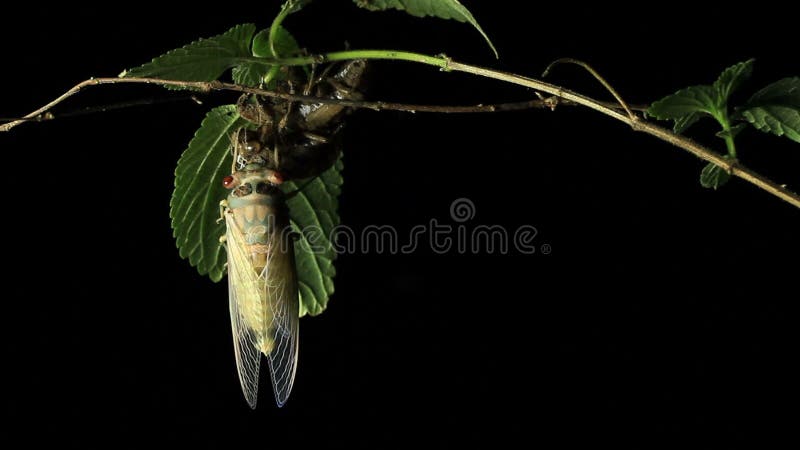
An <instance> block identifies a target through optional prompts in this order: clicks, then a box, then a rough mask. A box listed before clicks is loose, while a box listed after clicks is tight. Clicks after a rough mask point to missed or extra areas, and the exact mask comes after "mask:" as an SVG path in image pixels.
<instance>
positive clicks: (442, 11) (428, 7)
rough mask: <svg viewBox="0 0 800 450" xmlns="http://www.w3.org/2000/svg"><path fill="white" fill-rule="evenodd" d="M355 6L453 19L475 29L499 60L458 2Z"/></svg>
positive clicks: (409, 0) (389, 1)
mask: <svg viewBox="0 0 800 450" xmlns="http://www.w3.org/2000/svg"><path fill="white" fill-rule="evenodd" d="M353 1H354V2H355V3H356V5H358V6H359V7H361V8H364V9H368V10H370V11H383V10H387V9H390V8H394V9H399V10H401V11H405V12H407V13H409V14H411V15H412V16H417V17H425V16H434V17H438V18H440V19H453V20H457V21H459V22H468V23H469V24H470V25H472V26H473V27H475V29H476V30H478V32H479V33H480V34H481V36H483V38H484V39H485V40H486V43H487V44H489V47H491V49H492V51H493V52H494V56H495V57H497V58H500V55H499V54H498V53H497V49H496V48H494V44H492V41H491V40H490V39H489V36H487V35H486V33H484V32H483V29H482V28H481V27H480V25H478V22H477V21H476V20H475V18H474V17H472V13H470V12H469V10H468V9H467V8H466V7H464V5H462V4H461V3H459V2H458V0H353Z"/></svg>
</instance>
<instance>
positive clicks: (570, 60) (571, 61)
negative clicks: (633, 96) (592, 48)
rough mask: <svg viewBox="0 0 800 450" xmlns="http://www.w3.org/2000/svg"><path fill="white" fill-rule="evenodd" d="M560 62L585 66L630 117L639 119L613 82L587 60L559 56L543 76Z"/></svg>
mask: <svg viewBox="0 0 800 450" xmlns="http://www.w3.org/2000/svg"><path fill="white" fill-rule="evenodd" d="M559 64H575V65H577V66H580V67H583V68H584V69H585V70H586V71H587V72H589V73H590V74H592V76H593V77H594V78H595V79H596V80H597V81H599V82H600V84H602V85H603V87H604V88H606V90H607V91H608V92H610V93H611V95H613V96H614V98H615V99H617V101H618V102H619V104H620V106H622V109H624V110H625V112H627V113H628V117H630V118H631V120H637V118H636V115H635V114H633V112H631V109H630V108H629V107H628V104H627V103H626V102H625V100H623V99H622V96H621V95H619V93H618V92H617V90H616V89H614V88H613V87H612V86H611V83H609V82H608V81H606V79H605V78H603V77H602V76H601V75H600V73H598V72H597V71H596V70H594V68H593V67H592V66H590V65H589V64H586V63H585V62H583V61H581V60H579V59H573V58H559V59H557V60H555V61H553V62H551V63H550V64H549V65H548V66H547V68H546V69H544V72H542V78H545V77H546V76H547V74H549V73H550V70H551V69H552V68H553V67H555V66H557V65H559Z"/></svg>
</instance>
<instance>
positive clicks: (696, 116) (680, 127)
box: [672, 111, 703, 134]
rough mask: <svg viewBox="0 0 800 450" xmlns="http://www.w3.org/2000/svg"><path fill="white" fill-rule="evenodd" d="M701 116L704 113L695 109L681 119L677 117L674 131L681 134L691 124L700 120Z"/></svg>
mask: <svg viewBox="0 0 800 450" xmlns="http://www.w3.org/2000/svg"><path fill="white" fill-rule="evenodd" d="M701 117H703V114H702V113H700V112H697V111H695V112H693V113H691V114H689V115H686V116H683V117H681V118H680V119H675V125H674V126H673V127H672V131H674V132H675V133H677V134H681V133H683V132H684V131H686V130H688V129H689V127H690V126H692V125H694V124H695V122H697V121H698V120H700V118H701Z"/></svg>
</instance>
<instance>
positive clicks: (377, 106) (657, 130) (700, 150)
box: [0, 51, 800, 208]
mask: <svg viewBox="0 0 800 450" xmlns="http://www.w3.org/2000/svg"><path fill="white" fill-rule="evenodd" d="M340 53H343V52H340ZM361 53H362V54H363V53H364V52H363V51H362V52H361ZM330 55H332V54H328V55H326V56H318V55H317V56H309V57H303V58H292V59H286V60H275V61H274V63H275V64H281V63H283V64H289V63H291V64H295V65H297V64H308V63H309V61H319V60H322V61H324V60H329V61H330V60H333V59H334V58H331V57H330ZM409 55H411V56H409ZM338 56H339V58H338V59H337V60H341V59H344V55H338ZM401 56H402V58H401V59H407V60H413V61H416V62H422V63H424V64H429V65H433V66H436V67H439V68H441V69H443V70H447V71H455V72H465V73H470V74H473V75H479V76H483V77H487V78H493V79H496V80H500V81H505V82H508V83H512V84H517V85H520V86H525V87H528V88H531V89H534V90H536V91H540V92H545V93H548V94H550V95H553V96H555V97H558V98H561V99H563V100H566V101H567V102H571V103H573V104H577V105H582V106H586V107H588V108H591V109H593V110H595V111H597V112H600V113H602V114H605V115H607V116H609V117H611V118H614V119H616V120H619V121H620V122H623V123H626V124H628V125H629V126H631V127H632V128H633V129H634V130H635V131H641V132H644V133H647V134H650V135H652V136H655V137H657V138H659V139H661V140H663V141H666V142H668V143H670V144H672V145H675V146H677V147H680V148H682V149H684V150H686V151H688V152H690V153H692V154H694V155H695V156H697V157H698V158H700V159H702V160H705V161H708V162H711V163H714V164H716V165H717V166H719V167H721V168H722V169H724V170H725V171H727V172H728V173H730V174H731V175H734V176H737V177H739V178H742V179H743V180H745V181H747V182H749V183H751V184H753V185H755V186H757V187H759V188H761V189H763V190H764V191H766V192H769V193H770V194H772V195H774V196H776V197H778V198H780V199H782V200H784V201H786V202H788V203H790V204H792V205H794V206H796V207H798V208H800V196H798V195H797V194H795V193H794V192H792V191H790V190H788V189H786V188H785V187H783V186H781V185H779V184H777V183H775V182H773V181H771V180H769V179H768V178H766V177H765V176H763V175H760V174H758V173H756V172H755V171H753V170H750V169H748V168H747V167H744V166H742V165H740V164H739V163H738V162H736V161H734V160H731V161H729V160H727V159H725V158H723V157H722V155H720V154H718V153H716V152H714V151H712V150H710V149H708V148H706V147H704V146H702V145H700V144H698V143H696V142H694V141H693V140H691V139H689V138H686V137H684V136H680V135H677V134H675V133H673V132H672V131H670V130H667V129H666V128H662V127H659V126H658V125H654V124H652V123H649V122H645V121H642V120H638V118H637V117H635V116H634V117H633V118H631V116H629V115H628V114H625V113H621V112H620V111H619V109H618V108H615V107H613V106H610V105H608V104H607V103H606V102H599V101H597V100H594V99H592V98H589V97H586V96H584V95H581V94H578V93H576V92H573V91H570V90H567V89H564V88H562V87H560V86H556V85H553V84H550V83H545V82H544V81H540V80H537V79H534V78H528V77H523V76H520V75H516V74H513V73H508V72H502V71H499V70H494V69H487V68H484V67H478V66H472V65H469V64H462V63H458V62H455V61H453V60H451V59H449V58H446V57H439V58H434V57H428V56H426V57H424V58H422V57H420V55H414V54H405V53H403V54H402V55H401ZM423 56H424V55H423ZM359 57H363V56H359ZM118 83H146V84H158V85H163V86H180V87H184V88H194V89H197V90H199V91H201V92H210V91H212V90H227V91H237V92H245V93H250V94H256V95H263V96H267V97H276V98H282V99H285V100H289V101H298V102H307V103H333V104H340V105H345V106H350V107H353V108H369V109H374V110H383V109H396V110H400V111H423V109H418V108H417V107H419V106H422V105H403V104H393V103H384V102H360V101H352V100H336V99H324V98H317V97H307V96H302V95H292V94H284V93H280V92H274V91H267V90H263V89H256V88H250V87H246V86H239V85H236V84H230V83H221V82H219V81H212V82H199V81H174V80H160V79H154V78H94V79H90V80H86V81H83V82H81V83H78V84H77V85H75V86H74V87H73V88H72V89H70V90H68V91H67V92H65V93H64V94H63V95H61V96H59V97H58V98H56V99H55V100H53V101H51V102H50V103H48V104H46V105H44V106H43V107H41V108H39V109H37V110H36V111H33V112H32V113H30V114H28V115H26V116H25V118H26V119H29V118H32V117H36V116H38V115H40V114H43V113H45V112H47V111H48V110H49V109H50V108H52V107H53V106H55V105H57V104H59V103H60V102H62V101H64V100H65V99H67V98H69V97H71V96H73V95H75V94H77V93H78V92H80V90H81V89H83V88H84V87H86V86H93V85H99V84H118ZM543 102H545V106H548V107H551V106H552V104H547V103H546V99H545V100H544V101H543ZM408 106H412V108H406V107H408ZM436 112H444V111H436ZM20 123H24V121H14V122H10V123H7V124H5V125H0V131H8V130H10V129H11V128H13V127H15V126H16V125H19V124H20Z"/></svg>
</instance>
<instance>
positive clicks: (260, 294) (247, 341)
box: [225, 213, 265, 408]
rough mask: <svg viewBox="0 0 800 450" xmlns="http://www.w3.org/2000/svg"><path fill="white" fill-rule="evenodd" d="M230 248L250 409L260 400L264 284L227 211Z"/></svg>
mask: <svg viewBox="0 0 800 450" xmlns="http://www.w3.org/2000/svg"><path fill="white" fill-rule="evenodd" d="M225 223H226V225H227V231H226V234H225V235H226V246H227V250H228V252H227V253H228V304H229V308H230V313H231V330H232V331H233V349H234V353H235V354H236V369H237V371H238V372H239V382H240V383H241V385H242V393H243V394H244V398H245V400H247V403H248V404H249V405H250V407H251V408H255V407H256V401H257V400H258V373H259V365H260V363H261V345H260V344H261V342H262V336H263V330H264V326H263V317H264V295H265V293H264V291H263V289H264V283H263V282H260V280H259V278H260V274H259V273H257V272H256V271H255V269H254V268H253V263H252V260H251V259H250V257H249V255H248V254H247V247H246V245H245V239H244V236H243V234H242V232H241V230H239V227H238V225H237V224H236V221H235V220H234V219H233V214H230V213H226V214H225Z"/></svg>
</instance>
